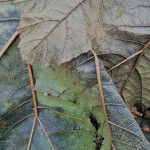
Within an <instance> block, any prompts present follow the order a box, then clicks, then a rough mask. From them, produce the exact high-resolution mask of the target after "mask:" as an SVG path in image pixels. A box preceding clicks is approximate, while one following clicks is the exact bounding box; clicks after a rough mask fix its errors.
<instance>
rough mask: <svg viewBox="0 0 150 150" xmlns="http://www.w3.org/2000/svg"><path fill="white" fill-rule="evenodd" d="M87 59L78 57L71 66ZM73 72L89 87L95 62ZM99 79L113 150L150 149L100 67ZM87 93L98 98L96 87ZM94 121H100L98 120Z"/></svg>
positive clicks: (94, 73)
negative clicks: (100, 80)
mask: <svg viewBox="0 0 150 150" xmlns="http://www.w3.org/2000/svg"><path fill="white" fill-rule="evenodd" d="M87 57H88V56H87V55H84V56H81V57H79V59H77V60H76V61H75V62H74V63H73V66H78V64H79V63H80V62H82V61H84V60H86V59H87ZM75 72H76V74H77V76H78V78H80V80H81V81H82V82H83V84H85V85H86V86H87V85H90V84H91V83H90V82H91V81H92V82H95V80H96V71H95V62H94V61H93V60H91V61H89V62H87V63H85V64H83V65H81V66H79V67H77V69H76V70H75ZM101 78H102V86H103V92H104V98H105V105H106V109H107V114H108V119H109V124H110V127H111V133H112V140H113V144H114V149H116V150H120V149H123V150H127V149H134V150H143V149H147V150H148V149H150V144H149V143H148V142H146V140H145V138H144V137H143V135H142V132H141V129H140V128H139V127H138V124H137V123H136V121H135V120H134V119H133V117H132V116H131V114H130V113H129V111H128V109H127V108H126V106H125V103H124V102H123V100H122V98H121V97H120V95H119V93H118V92H117V90H116V89H115V87H114V84H113V82H112V80H111V79H110V77H109V75H108V74H107V73H106V71H105V70H104V68H103V66H102V65H101ZM89 92H90V93H91V94H93V95H97V97H99V94H98V91H97V86H95V85H93V86H92V87H90V88H89ZM96 119H97V120H100V119H99V118H96Z"/></svg>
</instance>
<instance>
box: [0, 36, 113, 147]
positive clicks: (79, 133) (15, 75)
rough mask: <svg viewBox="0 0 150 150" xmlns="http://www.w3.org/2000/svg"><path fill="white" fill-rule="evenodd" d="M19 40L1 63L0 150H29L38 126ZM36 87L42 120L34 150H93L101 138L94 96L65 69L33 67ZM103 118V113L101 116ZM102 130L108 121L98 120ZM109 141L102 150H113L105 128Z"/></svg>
mask: <svg viewBox="0 0 150 150" xmlns="http://www.w3.org/2000/svg"><path fill="white" fill-rule="evenodd" d="M17 44H18V39H17V40H16V41H15V42H14V43H13V44H12V45H11V47H10V48H9V49H8V51H7V53H5V55H4V56H3V57H2V58H1V59H0V64H1V66H0V67H1V72H0V83H1V84H0V93H1V94H0V95H1V97H0V100H1V101H0V102H1V105H0V110H1V111H0V112H1V114H0V117H1V119H0V127H1V130H0V149H2V150H5V149H15V150H24V149H27V147H28V142H29V137H30V134H31V129H32V123H33V120H34V114H33V105H32V98H31V92H30V86H29V85H30V83H29V79H28V72H27V65H26V64H25V63H24V62H22V61H21V56H20V53H19V50H18V49H17V48H16V45H17ZM33 72H34V78H35V81H36V84H35V90H36V91H37V92H36V96H37V100H38V107H37V108H38V112H39V118H40V120H41V122H42V124H43V125H44V128H45V130H46V134H47V135H48V139H47V138H46V136H45V133H44V132H43V127H42V126H41V125H40V124H39V122H38V121H36V124H35V129H34V134H33V137H32V141H31V145H30V149H31V150H34V149H36V150H38V149H39V150H40V149H43V150H44V149H45V150H47V149H52V146H51V145H50V144H49V140H50V141H51V142H52V145H53V147H54V149H65V150H67V149H68V150H71V149H72V150H76V149H81V150H82V149H83V150H84V149H87V150H92V149H93V150H94V149H95V147H96V144H95V143H94V142H93V141H94V140H95V138H96V135H97V134H98V131H97V130H96V129H95V128H94V126H93V124H92V123H91V121H90V116H92V114H93V111H94V110H95V109H94V107H95V106H97V105H99V100H98V99H97V98H96V97H94V96H92V95H90V94H89V93H88V91H87V90H85V91H84V87H83V86H82V85H81V84H80V83H79V81H78V80H77V79H76V77H75V76H74V75H73V74H72V73H71V72H70V70H69V68H68V67H67V66H66V65H63V66H61V67H58V66H54V67H51V68H50V67H49V68H46V69H42V68H39V67H33ZM98 116H99V117H102V118H104V117H103V113H102V111H101V108H100V110H99V113H98ZM100 123H101V124H104V126H105V122H104V119H101V120H100ZM101 131H102V133H101V135H102V136H103V137H104V138H105V140H104V143H103V149H109V147H110V144H109V142H110V141H109V138H108V133H107V129H106V127H104V128H101Z"/></svg>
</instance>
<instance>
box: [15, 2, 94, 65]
mask: <svg viewBox="0 0 150 150" xmlns="http://www.w3.org/2000/svg"><path fill="white" fill-rule="evenodd" d="M84 1H85V0H82V1H78V0H73V1H67V0H61V1H60V0H59V1H56V0H51V1H47V0H42V1H41V0H37V1H34V0H31V1H18V2H17V3H15V4H16V6H17V7H18V9H19V10H20V11H21V15H22V19H21V24H20V38H21V41H20V44H19V48H20V50H21V53H22V57H23V59H24V60H27V61H28V62H30V63H34V64H38V65H40V66H49V65H51V64H62V63H64V62H67V61H70V60H71V59H72V58H74V57H77V56H78V55H80V54H82V53H84V52H87V51H88V50H90V49H91V44H90V41H89V39H88V37H87V30H86V24H87V22H86V20H85V14H84V8H83V5H84Z"/></svg>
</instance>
